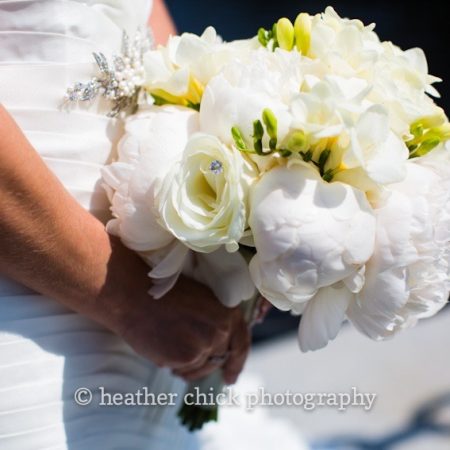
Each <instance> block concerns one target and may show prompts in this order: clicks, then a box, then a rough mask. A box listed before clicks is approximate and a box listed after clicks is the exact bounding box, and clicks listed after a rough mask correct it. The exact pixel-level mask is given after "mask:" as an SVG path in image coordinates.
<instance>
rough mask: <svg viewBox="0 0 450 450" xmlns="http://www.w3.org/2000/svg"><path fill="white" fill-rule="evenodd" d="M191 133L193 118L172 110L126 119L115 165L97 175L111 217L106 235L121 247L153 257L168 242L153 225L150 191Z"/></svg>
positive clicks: (155, 216) (195, 123)
mask: <svg viewBox="0 0 450 450" xmlns="http://www.w3.org/2000/svg"><path fill="white" fill-rule="evenodd" d="M197 130H198V113H197V112H195V111H193V110H190V109H187V108H182V107H176V106H166V107H161V108H157V107H152V108H150V110H149V111H146V112H144V113H141V114H138V115H136V116H132V117H131V118H130V119H128V121H127V124H126V130H125V135H124V137H123V138H122V140H121V141H120V143H119V158H118V161H117V162H114V163H112V164H111V165H109V166H106V167H105V168H104V169H103V171H102V175H103V180H104V182H105V185H106V188H107V190H108V192H109V194H110V199H111V203H112V205H111V211H112V213H113V216H114V217H115V218H114V219H112V220H111V221H110V222H109V223H108V231H110V232H111V233H113V234H116V235H118V236H120V237H121V239H122V241H123V242H124V243H125V245H126V246H127V247H129V248H131V249H133V250H138V251H153V250H159V249H161V248H162V247H165V246H166V245H168V244H170V243H171V242H172V240H173V235H172V234H171V233H169V232H168V231H167V230H166V229H164V228H163V227H161V225H160V224H159V222H158V211H157V209H156V207H155V190H156V188H157V186H158V184H159V183H160V182H161V180H162V179H163V178H164V177H165V176H166V174H167V172H169V170H170V168H171V167H172V165H173V163H174V161H176V160H178V159H180V158H181V155H182V153H183V150H184V148H185V146H186V143H187V141H188V139H189V136H190V135H191V134H193V133H194V132H196V131H197Z"/></svg>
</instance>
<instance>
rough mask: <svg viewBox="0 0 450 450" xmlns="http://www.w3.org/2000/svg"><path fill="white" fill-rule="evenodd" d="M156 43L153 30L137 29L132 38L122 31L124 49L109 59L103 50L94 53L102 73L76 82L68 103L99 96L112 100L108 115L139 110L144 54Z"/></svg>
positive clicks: (85, 100) (114, 115)
mask: <svg viewBox="0 0 450 450" xmlns="http://www.w3.org/2000/svg"><path fill="white" fill-rule="evenodd" d="M152 46H153V38H152V36H151V33H150V30H146V32H142V31H138V32H137V33H136V35H135V37H134V39H133V41H132V42H131V41H130V38H129V36H128V35H127V33H125V32H124V33H123V38H122V52H121V54H120V55H114V56H113V58H112V63H109V62H108V60H107V58H106V56H105V55H104V54H103V53H93V56H94V59H95V62H96V63H97V66H98V69H99V72H100V75H99V76H97V77H93V78H92V79H91V80H89V81H88V82H84V83H83V82H77V83H75V84H74V85H73V86H72V87H70V88H68V89H67V92H66V95H65V97H64V100H65V102H66V103H78V102H91V101H92V100H94V99H95V98H97V97H98V96H101V97H104V98H106V99H107V100H110V101H111V103H112V108H111V111H110V112H109V113H108V116H109V117H116V116H118V115H119V113H121V112H130V113H134V112H136V110H137V107H138V103H139V98H140V94H143V95H145V93H141V86H142V84H143V83H144V80H145V70H144V62H143V59H144V54H145V53H146V52H147V51H148V50H150V49H151V48H152Z"/></svg>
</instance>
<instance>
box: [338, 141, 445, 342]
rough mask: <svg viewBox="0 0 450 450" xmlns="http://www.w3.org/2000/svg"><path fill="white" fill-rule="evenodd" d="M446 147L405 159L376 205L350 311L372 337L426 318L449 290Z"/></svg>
mask: <svg viewBox="0 0 450 450" xmlns="http://www.w3.org/2000/svg"><path fill="white" fill-rule="evenodd" d="M449 167H450V148H443V147H441V148H440V149H436V150H433V151H432V152H430V153H429V154H428V155H427V156H425V157H423V158H418V159H414V160H411V161H408V164H407V177H406V179H405V180H404V181H403V182H401V183H398V184H395V185H392V186H390V191H391V194H390V196H389V197H388V198H387V200H386V203H385V204H383V205H382V206H381V207H380V208H379V209H377V210H376V211H375V212H376V216H377V238H376V249H375V253H374V255H373V257H372V258H371V259H370V261H369V262H368V263H367V265H366V283H365V286H364V288H363V289H362V290H361V291H360V292H359V293H358V294H357V295H356V299H355V301H354V302H353V303H352V305H351V307H350V309H349V311H348V313H347V314H348V316H349V319H350V320H351V321H352V323H353V324H354V325H355V326H356V327H357V328H358V329H359V330H360V331H361V332H363V333H364V334H366V335H368V336H369V337H371V338H373V339H383V338H385V337H388V336H390V335H392V334H393V333H395V332H397V331H398V330H400V329H402V328H406V327H410V326H413V325H415V324H416V322H417V321H418V320H419V319H422V318H425V317H430V316H432V315H433V314H435V313H436V312H438V311H439V310H440V309H441V308H442V307H443V306H444V305H445V304H446V303H447V299H448V295H449V290H450V282H449V267H450V265H449V259H450V246H449V244H450V169H449Z"/></svg>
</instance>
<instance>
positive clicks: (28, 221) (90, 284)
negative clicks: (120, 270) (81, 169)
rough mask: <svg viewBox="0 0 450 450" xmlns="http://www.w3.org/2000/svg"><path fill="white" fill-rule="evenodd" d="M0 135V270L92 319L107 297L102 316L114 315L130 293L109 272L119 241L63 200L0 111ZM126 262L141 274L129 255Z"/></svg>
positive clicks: (37, 158)
mask: <svg viewBox="0 0 450 450" xmlns="http://www.w3.org/2000/svg"><path fill="white" fill-rule="evenodd" d="M0 136H1V138H0V204H1V205H2V212H1V215H0V272H2V273H4V274H6V275H8V276H10V277H11V278H13V279H15V280H17V281H19V282H21V283H23V284H25V285H27V286H29V287H30V288H32V289H34V290H36V291H38V292H40V293H42V294H45V295H48V296H51V297H52V298H55V299H57V300H59V301H60V302H62V303H64V304H66V305H67V306H69V307H71V308H72V309H75V310H77V311H79V312H81V313H84V314H86V315H89V316H91V317H93V318H96V317H95V316H96V314H98V313H99V310H100V309H101V305H99V304H98V303H99V302H101V301H103V299H105V298H107V297H108V296H109V298H108V299H109V302H110V303H109V305H108V306H109V310H106V311H105V314H111V315H115V314H119V313H120V311H119V309H120V307H121V301H122V300H121V298H125V297H126V296H127V294H128V293H127V292H125V291H127V290H128V289H131V287H130V288H129V287H128V286H126V281H125V280H124V279H123V277H114V276H113V274H112V272H113V271H112V270H111V268H114V267H116V265H115V264H114V261H113V258H114V256H113V246H114V245H116V246H120V244H119V243H115V241H114V240H111V238H110V237H109V236H108V234H107V233H106V231H105V229H104V226H103V224H102V223H101V222H100V221H98V220H97V219H96V218H94V217H93V216H92V215H91V214H89V213H88V212H87V211H85V210H84V209H83V208H82V207H81V206H80V205H79V204H78V203H77V202H76V201H75V200H74V199H73V198H72V197H71V195H70V194H69V193H68V192H67V191H66V190H65V189H64V187H63V186H62V184H61V183H60V182H59V180H58V179H57V178H56V177H55V176H54V175H53V174H52V173H51V171H50V170H49V169H48V168H47V166H46V165H45V163H44V162H43V161H42V159H41V158H40V156H39V155H38V154H37V152H36V151H35V150H34V149H33V148H32V146H31V145H30V143H29V142H28V141H27V140H26V138H25V137H24V136H23V134H22V132H21V131H20V129H19V128H18V127H17V126H16V124H15V123H14V122H13V120H12V119H11V118H10V116H9V115H8V114H7V113H6V111H5V110H4V109H1V108H0ZM119 253H120V252H119ZM132 256H134V255H132ZM128 259H129V260H130V261H129V263H131V264H135V265H136V267H135V270H139V271H142V272H143V275H145V267H143V264H142V266H141V262H140V261H139V260H138V259H137V258H133V257H131V258H128ZM99 319H100V320H105V321H109V320H111V321H113V318H109V317H104V318H102V317H100V318H99Z"/></svg>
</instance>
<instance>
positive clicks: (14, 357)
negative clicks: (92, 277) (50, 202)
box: [0, 0, 197, 450]
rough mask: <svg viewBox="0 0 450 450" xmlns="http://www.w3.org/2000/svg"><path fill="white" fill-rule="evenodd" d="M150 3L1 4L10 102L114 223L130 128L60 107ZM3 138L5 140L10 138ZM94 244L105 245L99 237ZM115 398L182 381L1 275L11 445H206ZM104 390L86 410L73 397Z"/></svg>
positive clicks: (176, 388) (0, 324)
mask: <svg viewBox="0 0 450 450" xmlns="http://www.w3.org/2000/svg"><path fill="white" fill-rule="evenodd" d="M150 6H151V5H150V1H147V0H103V1H101V0H98V1H96V0H85V1H81V0H80V1H76V0H6V1H5V0H0V101H1V102H2V103H3V105H4V106H5V108H6V109H7V110H8V111H9V112H10V113H11V115H12V116H13V117H14V118H15V120H16V121H17V123H18V124H19V126H20V127H21V129H22V130H23V131H24V133H25V134H26V136H27V138H28V139H29V140H30V141H31V143H32V144H33V146H34V147H35V149H36V150H37V151H38V152H39V153H40V154H41V155H42V157H43V159H44V160H45V162H46V163H47V165H48V167H49V168H50V169H51V170H52V171H53V172H54V173H55V174H56V175H57V176H58V178H59V179H60V180H61V181H62V183H63V184H64V186H65V187H66V189H67V190H68V191H69V192H71V194H72V195H73V196H74V197H75V198H76V199H77V200H78V201H79V202H80V203H81V204H82V205H83V206H84V207H85V208H87V209H89V210H90V211H91V212H92V213H93V214H94V215H96V216H97V217H99V218H100V219H101V220H103V221H105V220H107V217H108V214H109V212H108V210H109V208H108V202H107V200H106V197H105V194H104V192H103V189H102V187H101V182H100V181H99V180H100V168H101V167H102V166H103V165H104V164H105V163H107V162H108V161H110V158H111V155H112V152H113V151H114V146H115V143H116V141H117V139H118V138H119V137H120V133H121V126H120V122H118V121H115V120H113V119H108V118H107V117H106V116H105V114H106V112H107V109H106V105H105V104H102V103H101V102H96V103H94V104H92V105H90V106H83V107H75V108H73V109H72V110H71V111H70V112H67V111H63V110H61V108H60V105H61V101H62V99H63V96H64V94H65V91H66V88H67V87H69V86H70V85H72V84H74V83H75V82H77V81H87V80H89V79H90V78H91V76H93V75H94V72H95V64H94V63H93V58H92V52H94V51H96V52H98V51H101V52H103V53H104V54H105V55H107V56H108V55H109V56H111V55H112V54H113V53H118V52H119V51H120V46H121V38H122V30H123V29H125V30H127V31H128V32H129V33H130V34H133V32H134V31H135V30H136V28H137V27H138V26H139V25H143V24H144V23H145V21H146V19H147V17H148V15H149V11H150ZM0 138H1V137H0ZM92 245H93V246H95V242H92ZM100 386H103V387H105V390H106V391H107V392H110V393H115V392H119V393H128V392H135V391H137V390H138V389H142V388H143V387H147V389H148V391H150V392H155V393H158V392H176V393H178V394H179V398H180V397H181V396H182V394H183V392H184V388H185V386H184V383H183V382H182V381H181V380H179V379H175V378H174V377H172V376H171V375H170V373H169V371H167V370H163V369H158V368H156V367H155V366H154V365H152V364H151V363H150V362H148V361H145V360H143V359H142V358H140V357H138V356H137V355H136V354H135V353H134V352H133V351H132V350H131V349H130V348H129V347H128V346H127V345H126V344H125V343H124V342H123V341H122V340H120V339H119V338H117V337H116V336H114V335H113V334H112V333H110V332H109V331H108V330H106V329H104V328H102V327H101V326H99V325H97V324H96V323H94V322H91V321H89V320H87V319H85V318H84V317H83V316H81V315H79V314H76V313H74V312H72V311H70V310H68V309H67V308H65V307H63V306H61V305H59V304H58V303H57V302H55V301H53V300H52V299H50V298H46V297H44V296H42V295H39V294H38V293H36V292H33V291H30V290H29V289H27V288H26V287H24V286H22V285H19V284H17V283H15V282H13V281H12V280H9V279H5V278H4V277H3V278H2V277H1V275H0V449H1V450H44V449H48V450H50V449H51V450H113V449H114V450H143V449H152V450H153V449H154V450H165V449H171V450H177V449H183V450H184V449H191V448H196V447H197V445H196V442H195V440H194V436H193V435H190V434H189V433H187V432H186V431H185V430H184V429H183V428H182V427H181V426H180V425H179V424H178V421H177V418H176V411H177V409H178V406H177V407H162V406H160V407H156V406H123V407H119V406H98V405H97V403H98V401H99V398H98V395H99V394H98V393H99V387H100ZM80 387H86V388H89V389H91V391H92V392H93V393H94V399H93V401H92V403H91V405H89V406H78V405H77V404H76V403H75V401H74V392H75V391H76V390H77V389H78V388H80Z"/></svg>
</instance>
